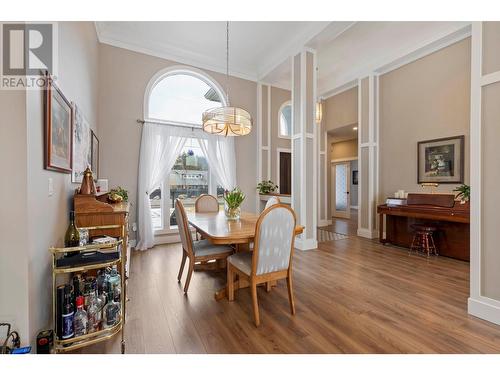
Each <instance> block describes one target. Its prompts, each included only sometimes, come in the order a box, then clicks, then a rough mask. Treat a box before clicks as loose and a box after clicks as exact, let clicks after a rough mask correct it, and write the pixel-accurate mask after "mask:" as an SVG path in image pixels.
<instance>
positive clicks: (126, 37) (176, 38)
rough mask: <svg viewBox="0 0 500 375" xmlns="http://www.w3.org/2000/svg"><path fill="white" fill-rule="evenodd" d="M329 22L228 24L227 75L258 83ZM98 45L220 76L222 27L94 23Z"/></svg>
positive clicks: (211, 23)
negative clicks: (163, 59) (185, 65)
mask: <svg viewBox="0 0 500 375" xmlns="http://www.w3.org/2000/svg"><path fill="white" fill-rule="evenodd" d="M329 24H330V22H301V21H297V22H284V21H276V22H237V21H235V22H230V24H229V40H230V48H229V53H230V55H229V59H230V60H229V69H230V74H231V75H234V76H237V77H241V78H246V79H251V80H260V79H261V78H262V77H263V76H265V75H266V74H267V73H268V72H269V71H270V70H272V69H273V68H274V67H275V66H276V65H278V64H280V63H281V62H282V61H283V60H285V59H286V58H287V57H288V56H290V55H291V54H293V53H296V52H297V51H299V50H300V49H301V48H302V47H303V46H304V45H305V44H306V43H307V42H308V41H309V40H311V38H312V37H314V36H315V35H317V34H318V33H319V32H320V31H322V30H323V29H324V28H325V27H327V26H328V25H329ZM96 29H97V33H98V37H99V41H101V42H102V43H108V44H112V45H115V46H118V47H123V48H128V49H132V50H135V51H138V52H144V53H148V54H151V55H154V56H159V57H163V58H166V59H169V60H174V61H178V62H180V63H184V64H189V65H194V66H197V67H199V68H204V69H209V70H213V71H217V72H225V71H226V22H219V21H205V22H199V21H196V22H194V21H182V22H181V21H178V22H177V21H176V22H96Z"/></svg>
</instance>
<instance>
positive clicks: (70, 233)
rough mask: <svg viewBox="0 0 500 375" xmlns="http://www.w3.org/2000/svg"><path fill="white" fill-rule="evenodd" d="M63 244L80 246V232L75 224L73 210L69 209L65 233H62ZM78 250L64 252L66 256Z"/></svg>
mask: <svg viewBox="0 0 500 375" xmlns="http://www.w3.org/2000/svg"><path fill="white" fill-rule="evenodd" d="M64 246H65V247H76V246H80V233H79V232H78V229H76V226H75V212H74V211H70V213H69V226H68V229H66V234H65V235H64ZM77 254H78V252H70V253H66V256H73V255H77Z"/></svg>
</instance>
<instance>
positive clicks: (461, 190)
mask: <svg viewBox="0 0 500 375" xmlns="http://www.w3.org/2000/svg"><path fill="white" fill-rule="evenodd" d="M453 191H456V192H457V195H456V197H455V198H456V199H460V204H465V203H467V202H468V201H469V199H470V186H469V185H465V184H463V185H460V186H459V187H457V188H456V189H454V190H453Z"/></svg>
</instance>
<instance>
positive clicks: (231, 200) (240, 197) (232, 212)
mask: <svg viewBox="0 0 500 375" xmlns="http://www.w3.org/2000/svg"><path fill="white" fill-rule="evenodd" d="M244 200H245V194H244V193H243V192H242V191H241V190H240V188H237V187H236V188H234V189H233V190H231V191H228V190H226V191H225V192H224V202H225V203H224V211H225V213H226V216H227V218H228V219H230V220H238V219H239V218H240V212H241V209H240V206H241V204H242V203H243V201H244Z"/></svg>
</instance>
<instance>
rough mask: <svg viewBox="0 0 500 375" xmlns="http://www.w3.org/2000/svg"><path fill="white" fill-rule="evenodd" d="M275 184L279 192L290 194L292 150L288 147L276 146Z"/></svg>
mask: <svg viewBox="0 0 500 375" xmlns="http://www.w3.org/2000/svg"><path fill="white" fill-rule="evenodd" d="M277 153H278V165H277V166H278V171H277V172H278V173H277V177H278V178H277V181H276V182H277V185H278V189H279V192H280V194H292V152H291V150H290V149H285V148H278V150H277Z"/></svg>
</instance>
